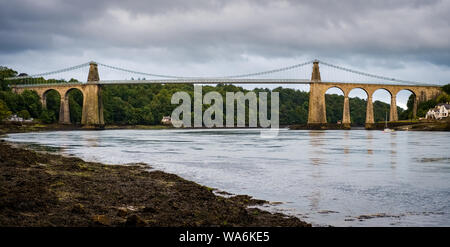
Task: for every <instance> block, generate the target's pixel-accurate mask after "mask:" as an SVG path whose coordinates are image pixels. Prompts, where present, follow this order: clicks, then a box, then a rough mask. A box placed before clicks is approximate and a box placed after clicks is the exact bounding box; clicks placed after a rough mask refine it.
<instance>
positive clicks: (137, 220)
mask: <svg viewBox="0 0 450 247" xmlns="http://www.w3.org/2000/svg"><path fill="white" fill-rule="evenodd" d="M22 131H23V129H22ZM5 132H11V130H5V129H3V133H5ZM13 132H14V131H13ZM17 132H19V131H17ZM264 203H267V202H266V201H262V200H256V199H252V198H251V197H249V196H245V195H238V196H231V197H228V198H227V197H222V196H219V195H217V194H215V193H214V190H213V189H211V188H208V187H205V186H202V185H199V184H196V183H194V182H191V181H187V180H185V179H183V178H181V177H179V176H177V175H173V174H168V173H164V172H161V171H157V170H152V169H151V167H149V166H148V165H145V164H133V165H126V166H124V165H104V164H100V163H92V162H85V161H83V160H81V159H79V158H73V157H64V156H61V155H56V154H49V153H43V152H36V151H33V150H28V149H25V148H23V147H18V146H15V145H12V144H10V143H6V142H1V143H0V226H114V227H115V226H133V227H135V226H288V227H305V226H311V225H310V224H308V223H305V222H303V221H300V220H299V219H298V218H295V217H289V216H286V215H283V214H273V213H269V212H266V211H263V210H260V209H258V208H250V207H249V206H251V205H261V204H264Z"/></svg>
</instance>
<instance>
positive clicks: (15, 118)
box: [6, 114, 34, 123]
mask: <svg viewBox="0 0 450 247" xmlns="http://www.w3.org/2000/svg"><path fill="white" fill-rule="evenodd" d="M33 120H34V119H33V118H30V119H23V118H22V117H19V116H17V115H16V114H14V115H11V116H9V117H8V118H7V119H6V121H8V122H23V123H32V122H33Z"/></svg>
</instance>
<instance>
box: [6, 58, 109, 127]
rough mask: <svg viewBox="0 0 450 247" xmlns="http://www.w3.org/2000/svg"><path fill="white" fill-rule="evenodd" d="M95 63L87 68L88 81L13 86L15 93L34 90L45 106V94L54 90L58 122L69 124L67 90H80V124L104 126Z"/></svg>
mask: <svg viewBox="0 0 450 247" xmlns="http://www.w3.org/2000/svg"><path fill="white" fill-rule="evenodd" d="M99 80H100V79H99V75H98V69H97V64H96V63H91V64H90V68H89V75H88V82H87V83H85V84H82V83H66V84H53V85H52V84H43V85H33V86H29V87H27V86H24V87H13V90H14V91H15V92H16V93H22V92H23V91H24V90H33V91H36V92H37V94H38V95H39V97H40V99H41V102H42V106H43V107H44V108H46V107H47V94H48V93H49V92H50V91H52V90H54V91H56V92H58V93H59V95H60V107H59V121H58V122H59V123H60V124H70V123H71V122H70V106H69V92H71V91H72V90H80V92H81V93H82V94H83V110H82V116H81V124H82V125H83V126H85V127H101V126H104V124H105V122H104V120H103V103H102V99H101V90H102V88H101V85H100V84H98V82H99Z"/></svg>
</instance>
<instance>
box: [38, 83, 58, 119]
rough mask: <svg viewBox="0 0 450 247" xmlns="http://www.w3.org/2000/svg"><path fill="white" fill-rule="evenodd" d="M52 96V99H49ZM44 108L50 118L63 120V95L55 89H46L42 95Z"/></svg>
mask: <svg viewBox="0 0 450 247" xmlns="http://www.w3.org/2000/svg"><path fill="white" fill-rule="evenodd" d="M49 96H50V97H49ZM41 99H42V106H43V108H44V109H46V111H47V114H49V116H48V117H49V118H53V115H54V117H55V118H56V119H58V120H59V119H61V105H62V104H61V103H62V95H61V92H60V91H59V90H57V89H54V88H49V89H46V90H44V91H43V92H42V95H41Z"/></svg>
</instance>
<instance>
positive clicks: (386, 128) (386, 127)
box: [383, 112, 394, 132]
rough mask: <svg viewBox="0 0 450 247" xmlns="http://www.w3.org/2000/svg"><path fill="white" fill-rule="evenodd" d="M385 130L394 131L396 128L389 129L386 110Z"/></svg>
mask: <svg viewBox="0 0 450 247" xmlns="http://www.w3.org/2000/svg"><path fill="white" fill-rule="evenodd" d="M383 131H384V132H394V130H393V129H389V128H388V125H387V112H386V118H385V120H384V130H383Z"/></svg>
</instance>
